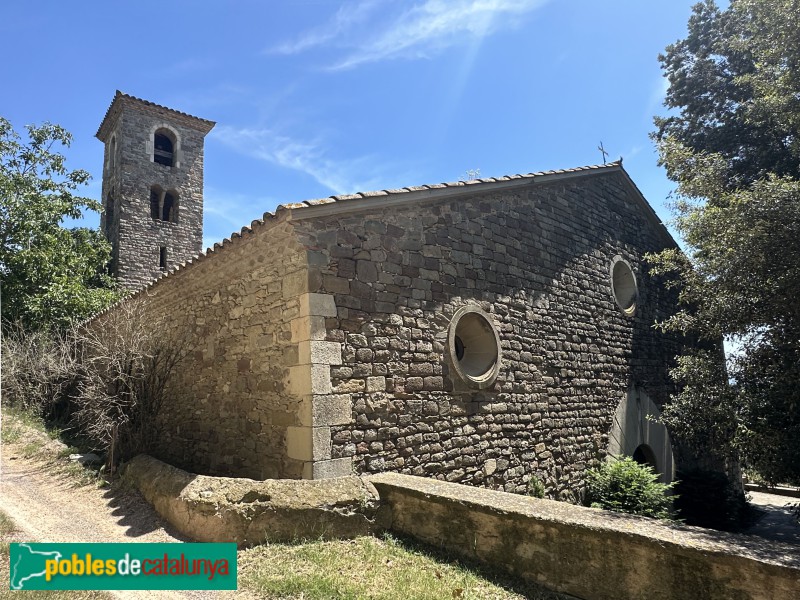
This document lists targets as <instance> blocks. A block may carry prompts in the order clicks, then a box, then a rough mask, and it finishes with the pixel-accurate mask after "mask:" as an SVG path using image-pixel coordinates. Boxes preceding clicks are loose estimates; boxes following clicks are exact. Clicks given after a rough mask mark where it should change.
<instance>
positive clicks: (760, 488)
mask: <svg viewBox="0 0 800 600" xmlns="http://www.w3.org/2000/svg"><path fill="white" fill-rule="evenodd" d="M744 491H746V492H761V493H762V494H775V495H776V496H789V497H790V498H800V488H794V487H786V486H783V485H776V486H774V487H769V486H766V485H758V484H757V483H745V484H744Z"/></svg>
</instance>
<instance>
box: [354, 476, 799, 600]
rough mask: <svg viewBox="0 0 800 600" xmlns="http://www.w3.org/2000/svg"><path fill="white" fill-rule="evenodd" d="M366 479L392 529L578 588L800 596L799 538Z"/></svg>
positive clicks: (613, 592) (656, 594)
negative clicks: (777, 538)
mask: <svg viewBox="0 0 800 600" xmlns="http://www.w3.org/2000/svg"><path fill="white" fill-rule="evenodd" d="M369 480H370V482H372V484H373V485H374V486H375V488H376V489H377V490H378V493H379V495H380V501H381V504H382V505H384V506H386V505H388V506H389V507H390V509H391V525H390V528H391V529H392V530H393V531H396V532H398V533H402V534H405V535H409V536H411V537H414V538H416V539H418V540H421V541H423V542H426V543H429V544H433V545H435V546H439V547H442V548H445V549H447V550H448V551H451V552H453V553H455V554H458V555H460V556H464V557H467V558H470V559H476V560H478V561H480V562H483V563H485V564H488V565H491V566H493V567H496V568H500V569H503V570H505V571H507V572H509V573H512V574H514V575H516V576H520V577H523V578H526V579H529V580H532V581H535V582H536V583H539V584H541V585H543V586H545V587H547V588H549V589H552V590H555V591H559V592H564V593H567V594H571V595H574V596H577V597H578V598H586V599H591V600H619V599H643V598H647V599H648V600H661V599H663V600H674V599H676V598H704V599H719V600H737V599H745V598H759V599H764V600H795V599H797V598H800V554H798V552H797V547H795V546H789V545H787V544H780V543H775V542H769V541H767V540H764V539H761V538H757V537H752V536H745V535H734V534H727V533H722V532H717V531H711V530H704V529H700V528H697V527H687V526H679V525H668V524H664V523H662V522H659V521H653V520H651V519H645V518H641V517H634V516H630V515H623V514H617V513H609V512H606V511H601V510H599V509H590V508H584V507H580V506H573V505H570V504H566V503H561V502H553V501H550V500H538V499H533V498H527V497H523V496H517V495H513V494H507V493H503V492H495V491H491V490H485V489H479V488H473V487H469V486H464V485H456V484H452V483H445V482H439V481H434V480H429V479H422V478H419V477H410V476H407V475H401V474H397V473H384V474H380V475H375V476H372V477H370V478H369Z"/></svg>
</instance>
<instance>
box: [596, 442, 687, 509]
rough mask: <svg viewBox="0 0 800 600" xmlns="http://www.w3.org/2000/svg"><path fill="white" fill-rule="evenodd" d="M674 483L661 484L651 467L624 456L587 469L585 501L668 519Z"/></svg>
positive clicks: (598, 506) (604, 506) (597, 505)
mask: <svg viewBox="0 0 800 600" xmlns="http://www.w3.org/2000/svg"><path fill="white" fill-rule="evenodd" d="M672 485H673V484H664V483H659V481H658V475H657V474H656V473H655V472H654V471H653V468H652V467H650V466H649V465H642V464H639V463H637V462H636V461H635V460H633V459H632V458H631V457H629V456H625V457H620V458H618V459H616V460H613V461H610V462H604V463H602V464H601V465H600V467H599V468H597V469H590V470H589V471H588V475H587V489H586V500H587V502H588V504H589V506H592V507H595V508H605V509H606V510H613V511H617V512H624V513H630V514H634V515H642V516H645V517H655V518H658V519H669V518H671V507H672V499H673V497H672V496H669V495H667V494H668V492H669V491H670V489H671V488H672Z"/></svg>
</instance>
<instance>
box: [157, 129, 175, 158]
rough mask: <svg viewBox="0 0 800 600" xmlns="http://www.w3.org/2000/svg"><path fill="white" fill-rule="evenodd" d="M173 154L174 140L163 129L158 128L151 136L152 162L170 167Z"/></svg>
mask: <svg viewBox="0 0 800 600" xmlns="http://www.w3.org/2000/svg"><path fill="white" fill-rule="evenodd" d="M174 156H175V142H174V141H173V139H172V136H170V135H169V134H168V133H167V131H166V130H165V129H159V130H158V131H156V133H155V135H154V136H153V162H157V163H158V164H160V165H164V166H167V167H171V166H172V165H173V158H174Z"/></svg>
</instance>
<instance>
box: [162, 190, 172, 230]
mask: <svg viewBox="0 0 800 600" xmlns="http://www.w3.org/2000/svg"><path fill="white" fill-rule="evenodd" d="M161 220H162V221H169V222H171V223H174V222H175V196H173V195H172V194H170V193H169V192H167V193H166V194H164V206H163V210H162V212H161Z"/></svg>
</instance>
